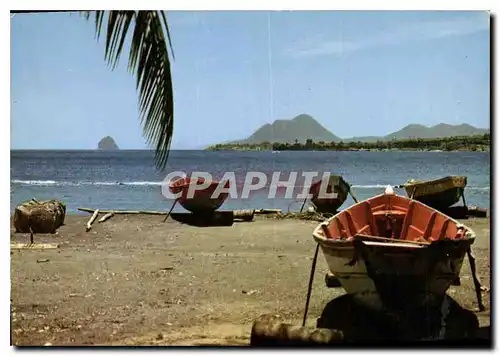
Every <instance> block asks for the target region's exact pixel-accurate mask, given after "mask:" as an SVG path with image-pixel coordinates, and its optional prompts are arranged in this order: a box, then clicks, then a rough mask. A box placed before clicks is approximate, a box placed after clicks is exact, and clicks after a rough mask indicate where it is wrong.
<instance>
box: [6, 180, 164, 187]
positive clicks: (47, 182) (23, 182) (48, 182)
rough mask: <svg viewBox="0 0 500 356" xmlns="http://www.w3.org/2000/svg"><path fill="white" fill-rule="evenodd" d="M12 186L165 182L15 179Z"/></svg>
mask: <svg viewBox="0 0 500 356" xmlns="http://www.w3.org/2000/svg"><path fill="white" fill-rule="evenodd" d="M10 182H11V183H12V184H19V185H40V186H44V185H56V186H82V185H140V186H148V185H157V186H161V185H162V183H163V182H149V181H139V182H88V181H82V182H68V181H54V180H19V179H13V180H11V181H10Z"/></svg>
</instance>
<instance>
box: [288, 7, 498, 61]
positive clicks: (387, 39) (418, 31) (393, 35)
mask: <svg viewBox="0 0 500 356" xmlns="http://www.w3.org/2000/svg"><path fill="white" fill-rule="evenodd" d="M481 15H483V14H481ZM489 21H490V20H489V15H483V16H482V17H481V18H478V17H474V18H461V19H454V20H442V21H432V22H431V21H427V22H420V23H416V24H412V25H402V26H398V27H395V28H393V29H392V30H391V31H387V32H379V33H374V34H371V35H367V36H366V37H365V38H362V39H358V40H345V39H337V40H323V41H318V42H316V43H314V44H311V43H305V42H303V43H302V45H301V46H298V47H295V48H290V49H288V50H287V52H288V53H289V54H291V55H292V56H294V57H309V56H321V55H337V54H344V53H348V52H353V51H357V50H363V49H368V48H373V47H379V46H390V45H398V44H403V43H408V42H414V41H425V40H432V39H437V38H443V37H449V36H461V35H466V34H470V33H474V32H478V31H484V30H489V29H490V22H489ZM340 35H342V34H340ZM309 42H310V41H309Z"/></svg>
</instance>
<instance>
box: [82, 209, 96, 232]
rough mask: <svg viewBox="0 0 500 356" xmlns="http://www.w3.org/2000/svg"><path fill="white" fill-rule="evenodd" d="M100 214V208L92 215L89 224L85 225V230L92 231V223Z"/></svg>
mask: <svg viewBox="0 0 500 356" xmlns="http://www.w3.org/2000/svg"><path fill="white" fill-rule="evenodd" d="M98 215H99V209H97V210H96V211H94V214H92V217H91V218H90V220H89V222H88V223H87V226H86V227H85V231H87V232H88V231H90V229H92V223H93V222H94V221H95V219H97V216H98Z"/></svg>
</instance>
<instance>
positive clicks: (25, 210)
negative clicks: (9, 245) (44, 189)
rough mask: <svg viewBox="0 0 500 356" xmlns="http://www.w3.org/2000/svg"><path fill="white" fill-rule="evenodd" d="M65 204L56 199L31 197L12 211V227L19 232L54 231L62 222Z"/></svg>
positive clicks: (64, 214)
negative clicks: (42, 199) (39, 199)
mask: <svg viewBox="0 0 500 356" xmlns="http://www.w3.org/2000/svg"><path fill="white" fill-rule="evenodd" d="M65 217H66V205H65V204H64V203H63V202H61V201H58V200H46V201H38V200H36V199H32V200H29V201H25V202H23V203H21V204H20V205H18V206H17V207H16V209H15V211H14V227H15V229H16V232H21V233H30V232H31V233H41V234H43V233H54V232H55V231H56V230H57V229H58V228H59V227H60V226H61V225H63V224H64V219H65Z"/></svg>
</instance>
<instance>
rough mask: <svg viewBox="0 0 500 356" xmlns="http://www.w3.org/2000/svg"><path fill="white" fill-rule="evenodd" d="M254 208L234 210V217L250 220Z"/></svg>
mask: <svg viewBox="0 0 500 356" xmlns="http://www.w3.org/2000/svg"><path fill="white" fill-rule="evenodd" d="M254 214H255V210H235V211H234V214H233V215H234V219H239V220H242V221H252V220H253V216H254Z"/></svg>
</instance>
